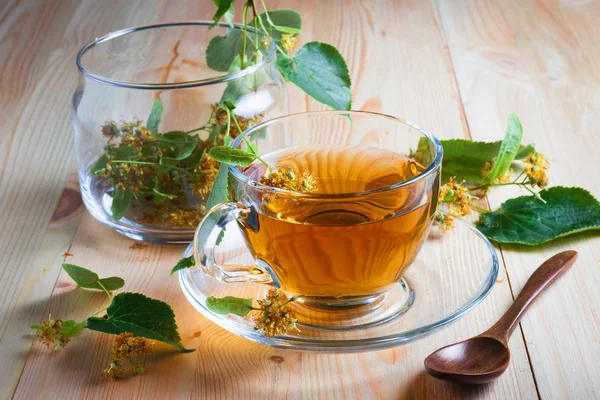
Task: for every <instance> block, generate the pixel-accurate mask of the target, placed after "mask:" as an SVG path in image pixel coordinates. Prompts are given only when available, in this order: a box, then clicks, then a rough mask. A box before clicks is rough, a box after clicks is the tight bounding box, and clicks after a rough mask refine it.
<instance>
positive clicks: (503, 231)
mask: <svg viewBox="0 0 600 400" xmlns="http://www.w3.org/2000/svg"><path fill="white" fill-rule="evenodd" d="M539 194H540V196H541V197H542V199H544V201H546V203H544V202H542V201H541V200H539V199H537V198H536V197H535V196H522V197H517V198H514V199H510V200H507V201H506V202H504V203H502V205H501V206H500V209H499V210H498V211H493V212H489V213H485V214H482V215H481V217H480V220H479V222H478V224H477V229H479V230H480V231H481V232H482V233H483V234H484V235H485V236H487V237H488V239H490V240H493V241H496V242H499V243H522V244H528V245H537V244H541V243H545V242H547V241H549V240H552V239H555V238H557V237H561V236H566V235H570V234H572V233H575V232H581V231H586V230H592V229H595V230H598V229H600V203H598V200H596V199H595V198H594V196H592V195H591V194H590V193H589V192H588V191H587V190H585V189H582V188H578V187H571V188H567V187H562V186H557V187H552V188H550V189H547V190H543V191H541V192H540V193H539Z"/></svg>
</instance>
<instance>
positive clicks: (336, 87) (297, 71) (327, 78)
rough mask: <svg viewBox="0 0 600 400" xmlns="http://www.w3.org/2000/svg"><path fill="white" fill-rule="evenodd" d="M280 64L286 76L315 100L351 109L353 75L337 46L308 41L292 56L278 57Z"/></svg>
mask: <svg viewBox="0 0 600 400" xmlns="http://www.w3.org/2000/svg"><path fill="white" fill-rule="evenodd" d="M277 67H278V68H279V70H280V71H281V73H282V74H283V76H284V77H285V79H286V80H288V81H290V82H292V83H294V84H295V85H297V86H298V87H299V88H300V89H302V90H304V91H305V92H306V93H308V94H309V95H310V96H312V97H313V98H314V99H315V100H317V101H320V102H321V103H323V104H327V105H328V106H331V107H333V108H335V109H338V110H349V109H350V106H351V104H352V91H351V90H350V75H349V73H348V67H347V66H346V61H344V57H342V55H341V54H340V52H339V51H338V50H337V49H336V48H335V47H333V46H331V45H329V44H325V43H320V42H310V43H307V44H306V45H304V46H303V47H302V48H301V49H300V50H298V51H297V52H296V54H294V56H293V57H292V58H282V59H280V60H279V61H277Z"/></svg>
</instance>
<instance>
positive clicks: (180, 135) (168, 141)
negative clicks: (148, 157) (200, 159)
mask: <svg viewBox="0 0 600 400" xmlns="http://www.w3.org/2000/svg"><path fill="white" fill-rule="evenodd" d="M156 141H157V142H158V144H159V146H166V147H170V148H172V149H173V155H172V157H169V158H174V159H175V160H183V159H186V158H188V157H189V156H190V155H191V154H192V152H193V151H194V149H195V148H196V144H197V143H198V137H197V136H192V135H190V134H188V133H186V132H184V131H171V132H167V133H165V134H162V135H161V134H157V135H156Z"/></svg>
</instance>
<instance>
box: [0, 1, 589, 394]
mask: <svg viewBox="0 0 600 400" xmlns="http://www.w3.org/2000/svg"><path fill="white" fill-rule="evenodd" d="M1 3H2V6H1V8H0V54H1V57H0V93H1V95H2V96H1V98H0V106H1V109H2V112H0V187H1V188H2V192H1V194H0V221H2V222H0V265H1V267H0V371H2V373H1V374H0V398H8V397H11V396H14V398H18V399H29V398H35V397H37V395H41V394H43V396H44V397H45V398H65V397H70V396H72V397H83V396H85V397H90V398H92V397H103V398H106V397H109V396H115V397H124V398H167V397H195V398H196V397H201V398H225V397H243V398H258V397H266V398H283V397H289V398H299V397H319V398H340V397H344V398H427V399H431V398H500V399H516V398H523V399H535V398H542V399H554V398H557V399H558V398H571V399H588V398H598V397H600V379H598V378H599V377H600V372H598V371H600V357H599V356H598V354H600V312H599V311H600V290H598V288H599V287H600V268H599V263H600V237H599V235H598V233H597V232H596V233H581V234H578V235H575V236H572V237H568V238H564V239H559V240H555V241H553V242H551V243H549V244H546V245H543V246H538V247H535V248H528V247H524V246H515V245H512V246H505V245H502V246H498V247H497V251H498V253H499V255H500V256H501V257H500V259H501V272H500V277H499V280H498V283H497V284H496V286H495V287H494V289H493V291H492V293H491V294H490V295H489V296H488V297H487V298H486V299H485V301H484V302H483V303H481V304H480V305H479V306H478V307H476V308H475V309H474V310H473V311H471V312H470V313H469V314H468V315H467V316H465V317H464V318H462V319H461V320H460V321H458V322H457V323H455V324H453V325H451V326H450V327H447V328H445V329H443V330H442V331H439V332H438V333H436V334H433V335H431V336H429V337H426V338H424V339H422V340H420V341H418V342H415V343H412V344H409V345H406V346H402V347H396V348H392V349H389V350H382V351H376V352H367V353H361V354H342V355H339V354H314V353H303V352H298V351H285V350H279V349H274V348H270V347H266V346H261V345H258V344H254V343H251V342H249V341H246V340H244V339H241V338H238V337H236V336H234V335H232V334H230V333H228V332H226V331H225V330H223V329H221V328H220V327H218V326H215V325H213V324H212V323H210V322H209V321H208V320H206V319H205V318H203V317H202V316H200V315H199V314H198V313H197V312H196V311H195V310H194V309H193V308H192V306H191V305H190V304H189V303H188V302H187V300H186V299H185V298H184V296H183V294H182V293H181V291H180V289H179V284H178V282H177V279H175V278H171V279H165V277H166V276H167V275H168V271H169V269H170V268H171V267H172V266H173V265H174V264H175V263H176V262H177V260H178V259H179V257H180V255H181V254H182V251H183V248H182V247H181V246H159V245H150V246H149V247H147V248H145V249H137V250H134V249H130V248H129V246H130V245H131V244H132V241H131V240H129V239H127V238H125V237H122V236H120V235H119V234H117V233H115V232H113V231H111V230H110V229H108V228H106V227H104V226H103V225H101V224H100V223H98V222H96V221H95V220H94V219H93V218H92V217H91V216H90V215H89V214H88V213H87V212H86V211H85V208H84V207H83V205H82V202H81V198H80V194H79V191H78V185H77V177H76V174H75V173H74V155H73V139H72V133H71V132H72V130H71V122H70V115H69V112H70V110H69V104H70V97H71V94H72V92H73V90H74V88H75V86H76V84H77V81H78V71H77V69H76V67H75V54H76V52H77V50H78V49H79V48H80V47H81V46H82V45H83V44H85V43H86V42H88V41H89V40H91V39H93V38H95V37H98V36H100V35H102V34H104V33H106V32H109V31H112V30H116V29H121V28H124V27H128V26H132V25H139V24H145V23H149V22H153V21H168V20H182V19H208V18H210V16H211V15H212V13H213V6H212V4H211V2H210V1H209V0H201V1H200V0H185V1H177V2H172V1H166V0H150V1H142V0H110V1H109V0H106V1H96V0H82V1H75V0H62V1H43V0H31V1H28V0H4V1H3V2H1ZM238 3H239V1H238ZM269 4H270V7H271V8H272V9H277V8H285V7H293V8H295V9H297V10H298V11H300V12H301V14H302V15H303V16H304V27H303V31H304V32H303V34H302V41H303V42H308V41H310V40H323V41H326V42H330V43H332V44H334V45H335V46H336V47H337V48H338V49H340V51H341V52H342V53H343V54H344V56H345V57H346V60H347V61H348V63H349V68H350V72H351V76H352V81H353V90H354V102H353V104H354V108H356V109H361V110H369V111H378V112H384V113H388V114H393V115H398V116H403V117H406V118H407V119H410V120H412V121H418V122H419V123H420V124H421V125H423V126H425V127H427V128H428V129H430V130H431V131H432V132H434V133H435V134H436V135H438V136H439V137H441V138H453V137H458V138H470V139H474V140H488V141H491V140H499V139H501V138H502V137H503V135H504V130H505V125H506V117H507V116H508V115H509V113H511V112H513V111H516V112H517V113H518V114H519V115H520V117H521V120H522V122H523V126H524V130H525V135H524V137H525V139H524V140H525V141H526V142H528V143H534V144H535V145H536V147H537V149H538V150H539V151H541V152H543V153H544V154H546V155H547V156H548V157H549V159H550V160H551V169H550V176H551V183H552V184H553V185H568V186H571V185H572V186H582V187H586V188H587V189H589V190H590V191H591V192H592V194H594V195H595V196H596V197H599V195H600V179H598V175H599V174H598V173H599V172H600V167H599V165H600V164H599V162H598V155H597V149H598V147H599V145H600V139H598V136H595V135H598V133H597V132H596V131H595V129H596V128H597V127H598V126H600V90H598V89H599V87H598V83H599V82H600V72H599V71H600V41H598V38H599V37H600V24H598V23H597V20H598V18H600V4H599V3H598V2H594V1H585V0H562V1H559V0H536V1H534V0H502V1H495V0H473V1H467V0H455V1H452V0H438V1H435V0H432V1H421V0H419V1H417V0H412V1H388V0H385V1H383V0H377V1H375V0H372V1H327V2H325V1H316V0H315V1H302V2H297V1H293V0H282V1H269ZM237 15H238V16H239V15H240V13H239V12H238V13H237ZM594 21H596V23H594ZM290 94H291V97H292V100H291V101H292V111H303V110H315V109H321V108H323V106H321V105H320V104H318V103H316V102H315V101H314V100H312V99H310V98H308V97H307V96H306V95H305V94H303V93H302V92H300V91H299V90H298V89H296V88H291V89H290ZM511 194H514V192H512V191H511V190H497V191H494V192H493V193H492V194H491V195H490V196H489V203H490V206H491V207H493V208H495V207H498V206H499V205H500V203H501V202H502V200H503V199H505V198H506V197H507V196H508V195H511ZM565 249H575V250H577V251H578V252H579V260H578V261H577V263H576V264H575V266H574V267H573V269H572V270H571V271H570V272H569V273H567V274H566V275H565V276H564V277H562V278H561V280H560V281H559V283H558V284H557V285H556V286H554V287H552V288H551V289H550V291H549V292H547V293H546V294H545V295H544V296H543V297H542V298H541V299H540V301H538V302H537V303H536V304H534V305H533V306H532V308H531V309H530V311H529V312H528V314H527V315H526V316H525V318H524V319H523V321H522V322H521V324H520V327H519V329H518V330H517V331H516V332H515V334H514V335H513V337H512V339H511V341H510V349H511V353H512V363H511V365H510V367H509V369H508V370H507V372H506V373H505V374H504V375H503V376H502V377H501V378H500V379H499V380H498V381H497V382H496V383H494V384H492V385H487V386H481V387H468V386H455V385H452V384H449V383H445V382H441V381H437V380H435V379H433V378H431V377H430V376H428V375H427V374H425V373H424V371H423V359H424V358H425V357H426V356H427V355H428V354H429V353H430V352H431V351H433V350H435V349H436V348H438V347H440V346H443V345H446V344H449V343H452V342H455V341H458V340H462V339H465V338H467V337H470V336H472V335H475V334H477V333H479V332H480V331H482V330H484V329H486V328H487V327H488V326H489V325H490V324H491V323H492V322H493V321H495V320H496V319H497V318H498V317H499V316H500V315H501V314H502V313H503V312H504V310H505V309H506V308H507V307H508V306H509V304H510V303H511V302H512V300H513V298H514V296H515V294H517V293H518V292H519V291H520V290H521V288H522V287H523V285H524V283H525V281H526V280H527V278H528V277H529V275H530V274H531V273H532V272H533V271H534V269H535V268H536V267H537V266H538V265H539V264H540V263H541V262H542V261H543V260H545V259H546V258H548V257H549V256H551V255H552V254H555V253H557V252H559V251H561V250H565ZM67 251H68V252H69V253H72V254H73V256H72V257H68V258H67V259H66V260H68V261H69V262H72V263H75V264H79V265H84V266H87V267H89V268H91V269H93V270H95V271H100V272H101V274H102V275H103V276H110V275H111V274H118V275H120V276H124V278H125V280H126V282H127V285H126V287H125V289H127V290H131V291H139V292H142V293H145V294H147V295H148V296H151V297H156V298H160V299H163V300H165V301H167V302H168V303H170V304H171V305H172V306H173V308H174V310H175V314H176V315H177V320H178V324H179V327H180V331H181V334H182V337H183V341H184V343H185V345H186V346H187V347H192V348H196V349H197V351H196V352H194V353H191V354H185V355H184V354H174V353H171V352H159V353H157V354H153V355H151V356H150V357H149V358H148V360H147V364H146V366H147V369H148V373H147V374H146V375H144V376H138V377H132V378H129V379H123V380H122V381H119V382H116V383H111V382H108V381H106V380H105V379H103V378H102V377H101V376H100V371H101V370H102V368H103V366H104V365H106V364H107V363H108V362H109V357H110V356H109V348H110V345H111V337H109V336H108V335H104V334H99V333H96V332H84V333H83V334H82V335H81V337H79V338H77V340H73V342H72V343H70V344H69V346H67V348H66V349H64V350H63V351H60V352H52V351H48V350H47V349H46V348H45V347H43V346H42V345H40V344H39V343H34V344H32V337H31V335H30V332H31V331H30V330H29V329H28V326H29V325H30V324H32V323H37V322H39V321H40V320H41V319H42V318H44V317H47V316H48V314H49V313H52V315H53V316H55V317H56V318H60V317H62V318H65V319H70V318H73V319H78V318H84V317H86V316H87V314H89V312H90V310H95V309H98V308H100V307H101V304H102V302H103V298H102V296H100V295H96V294H94V293H90V292H86V291H84V290H79V289H77V288H76V287H75V285H74V284H73V283H72V281H70V279H69V278H68V276H66V275H65V273H64V272H62V271H61V263H62V262H64V261H65V256H64V255H63V253H65V252H67Z"/></svg>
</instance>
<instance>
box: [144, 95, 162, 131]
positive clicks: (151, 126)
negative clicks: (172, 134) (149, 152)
mask: <svg viewBox="0 0 600 400" xmlns="http://www.w3.org/2000/svg"><path fill="white" fill-rule="evenodd" d="M162 112H163V102H162V100H161V99H156V100H154V103H152V110H151V111H150V116H149V117H148V122H147V123H146V128H148V130H150V131H152V132H155V133H156V132H158V125H159V124H160V120H161V118H162Z"/></svg>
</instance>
